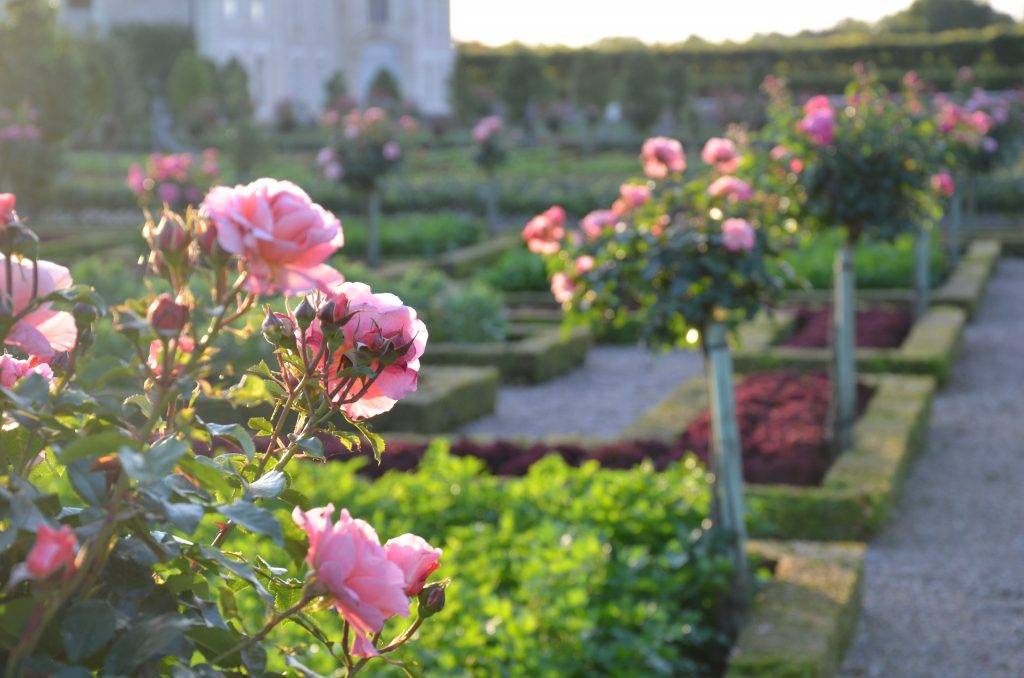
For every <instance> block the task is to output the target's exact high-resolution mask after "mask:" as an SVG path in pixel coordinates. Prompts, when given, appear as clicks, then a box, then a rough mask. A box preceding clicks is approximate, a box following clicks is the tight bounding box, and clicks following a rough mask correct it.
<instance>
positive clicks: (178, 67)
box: [167, 51, 218, 136]
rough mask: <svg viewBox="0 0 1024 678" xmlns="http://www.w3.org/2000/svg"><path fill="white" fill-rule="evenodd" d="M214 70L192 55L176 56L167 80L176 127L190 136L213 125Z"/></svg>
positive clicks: (208, 61)
mask: <svg viewBox="0 0 1024 678" xmlns="http://www.w3.org/2000/svg"><path fill="white" fill-rule="evenodd" d="M217 84H218V83H217V67H216V66H215V65H214V64H213V62H212V61H210V60H209V59H206V58H204V57H202V56H200V55H199V54H197V53H196V52H193V51H186V52H182V53H181V54H179V55H178V59H177V60H176V61H175V62H174V67H173V68H172V69H171V73H170V75H169V76H168V78H167V100H168V103H169V104H170V107H171V112H172V113H173V114H174V117H175V120H176V121H177V123H178V126H179V127H181V128H182V129H184V130H186V131H187V132H188V133H189V134H190V135H191V136H199V135H200V134H202V133H203V132H205V131H208V130H209V128H210V126H211V125H212V124H213V123H214V122H216V120H215V118H216V114H217V109H218V106H217Z"/></svg>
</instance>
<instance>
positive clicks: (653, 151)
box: [640, 137, 686, 179]
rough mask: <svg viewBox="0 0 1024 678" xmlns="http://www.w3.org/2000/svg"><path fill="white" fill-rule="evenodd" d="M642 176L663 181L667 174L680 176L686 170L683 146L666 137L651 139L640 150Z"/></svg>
mask: <svg viewBox="0 0 1024 678" xmlns="http://www.w3.org/2000/svg"><path fill="white" fill-rule="evenodd" d="M640 158H641V160H643V164H644V174H646V175H647V176H648V177H650V178H651V179H664V178H665V177H667V176H668V175H669V174H681V173H682V172H684V171H685V170H686V153H685V152H684V151H683V145H682V144H681V143H679V142H678V141H677V140H675V139H669V138H668V137H651V138H650V139H648V140H647V141H645V142H644V145H643V147H642V148H641V149H640Z"/></svg>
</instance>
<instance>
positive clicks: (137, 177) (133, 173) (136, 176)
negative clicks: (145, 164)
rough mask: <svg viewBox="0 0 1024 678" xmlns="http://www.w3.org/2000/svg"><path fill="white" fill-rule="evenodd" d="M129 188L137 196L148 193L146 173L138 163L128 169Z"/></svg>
mask: <svg viewBox="0 0 1024 678" xmlns="http://www.w3.org/2000/svg"><path fill="white" fill-rule="evenodd" d="M128 188H129V189H131V191H132V193H134V194H135V195H141V194H143V193H145V192H146V173H145V172H143V171H142V167H141V166H140V165H139V164H138V163H136V164H134V165H132V166H131V167H129V168H128Z"/></svg>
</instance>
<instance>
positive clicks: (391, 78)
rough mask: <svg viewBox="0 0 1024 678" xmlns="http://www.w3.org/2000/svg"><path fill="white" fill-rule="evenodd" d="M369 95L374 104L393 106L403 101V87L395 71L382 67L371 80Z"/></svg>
mask: <svg viewBox="0 0 1024 678" xmlns="http://www.w3.org/2000/svg"><path fill="white" fill-rule="evenodd" d="M369 95H370V102H371V103H372V104H374V105H377V106H384V107H387V108H393V107H395V106H397V105H398V104H400V103H401V102H402V87H401V85H399V84H398V79H397V78H396V77H395V74H394V73H392V72H391V71H390V70H388V69H387V68H381V69H380V70H378V71H377V74H376V75H374V76H373V80H372V81H371V82H370V92H369Z"/></svg>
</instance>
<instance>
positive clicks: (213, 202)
mask: <svg viewBox="0 0 1024 678" xmlns="http://www.w3.org/2000/svg"><path fill="white" fill-rule="evenodd" d="M202 210H203V212H204V213H205V214H206V215H207V216H208V217H209V219H210V220H211V221H212V222H213V224H214V226H215V227H216V229H217V242H219V243H220V246H221V247H222V248H223V249H224V250H225V251H226V252H230V253H231V254H236V255H238V256H239V257H240V258H241V259H242V264H243V266H244V268H245V270H246V272H247V273H248V274H249V279H248V282H247V285H248V287H249V289H250V290H251V291H253V292H256V293H257V294H272V293H274V292H277V291H281V292H283V293H285V294H300V293H304V292H309V291H311V290H314V289H325V288H326V287H328V286H330V285H332V284H335V283H338V282H340V281H341V280H342V276H341V274H340V273H338V272H337V271H335V270H334V269H333V268H331V267H330V266H328V265H326V264H325V263H324V261H326V260H327V259H328V258H329V257H330V256H331V255H332V254H334V253H335V252H336V251H337V250H338V248H339V247H341V246H342V244H344V237H343V235H342V230H341V222H340V221H338V219H337V218H336V217H335V216H334V215H333V214H331V213H330V212H328V211H327V210H325V209H324V208H322V207H321V206H320V205H317V204H316V203H314V202H313V201H312V200H310V198H309V196H308V195H306V192H305V191H303V190H302V189H301V188H299V187H298V186H296V185H295V184H293V183H291V182H289V181H277V180H276V179H258V180H257V181H254V182H252V183H251V184H249V185H247V186H235V187H234V188H228V187H227V186H217V187H216V188H214V189H213V190H211V191H210V192H209V193H208V194H207V196H206V199H205V200H204V201H203V204H202Z"/></svg>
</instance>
